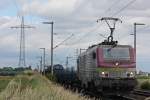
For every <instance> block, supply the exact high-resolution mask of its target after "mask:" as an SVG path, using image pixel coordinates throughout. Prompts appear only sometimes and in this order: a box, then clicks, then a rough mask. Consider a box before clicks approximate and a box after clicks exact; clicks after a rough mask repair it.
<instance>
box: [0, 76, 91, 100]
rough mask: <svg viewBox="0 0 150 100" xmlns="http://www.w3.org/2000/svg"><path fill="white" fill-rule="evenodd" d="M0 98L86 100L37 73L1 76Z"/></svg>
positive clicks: (10, 99)
mask: <svg viewBox="0 0 150 100" xmlns="http://www.w3.org/2000/svg"><path fill="white" fill-rule="evenodd" d="M0 85H1V86H0V88H1V92H0V100H87V99H88V98H85V97H81V96H80V95H79V94H77V93H72V92H71V91H69V90H65V89H64V88H63V87H61V86H59V85H57V84H56V83H53V82H51V81H49V80H48V79H47V78H46V77H43V76H41V75H40V74H38V73H34V74H32V75H28V74H23V75H17V76H15V77H9V78H6V77H1V80H0Z"/></svg>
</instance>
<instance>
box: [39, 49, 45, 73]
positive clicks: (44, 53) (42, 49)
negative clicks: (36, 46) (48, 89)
mask: <svg viewBox="0 0 150 100" xmlns="http://www.w3.org/2000/svg"><path fill="white" fill-rule="evenodd" d="M40 49H42V50H43V72H44V75H45V48H40Z"/></svg>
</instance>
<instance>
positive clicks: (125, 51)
mask: <svg viewBox="0 0 150 100" xmlns="http://www.w3.org/2000/svg"><path fill="white" fill-rule="evenodd" d="M103 56H104V59H105V60H130V54H129V48H121V47H115V48H111V49H110V48H103Z"/></svg>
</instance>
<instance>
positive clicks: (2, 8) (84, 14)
mask: <svg viewBox="0 0 150 100" xmlns="http://www.w3.org/2000/svg"><path fill="white" fill-rule="evenodd" d="M149 4H150V1H149V0H1V1H0V12H1V13H0V66H1V67H3V66H18V59H19V58H18V56H19V36H20V30H19V29H10V27H11V26H16V25H20V22H21V19H20V18H21V17H20V16H24V17H25V24H26V25H31V26H34V27H36V28H34V29H26V30H25V35H26V37H25V38H26V39H25V40H26V61H27V65H31V66H34V67H36V65H37V64H38V63H39V58H38V57H39V56H41V53H42V51H41V50H39V48H46V49H47V50H46V54H47V55H46V56H47V61H46V63H50V32H51V30H50V25H43V24H42V22H43V21H54V33H56V34H55V35H54V46H55V45H57V44H59V43H60V42H61V41H63V40H65V39H66V38H67V37H69V36H71V34H74V36H73V37H71V38H70V40H68V41H66V42H65V43H63V44H62V45H60V46H59V47H58V48H56V49H55V50H54V62H55V63H61V64H65V61H66V57H67V56H75V55H76V49H79V48H84V49H85V48H87V47H88V46H90V45H92V44H97V43H100V42H101V41H103V40H104V39H105V38H104V37H102V36H101V35H103V36H105V37H106V36H108V35H109V33H110V31H109V29H108V27H107V25H106V24H105V23H104V22H99V23H97V22H96V20H97V19H99V18H102V17H118V18H120V19H121V20H122V23H119V22H118V23H117V24H116V30H115V33H114V38H115V39H116V40H118V41H119V44H130V45H132V46H133V36H132V35H130V34H132V33H133V23H134V22H137V23H144V24H146V25H145V26H137V68H138V70H143V71H148V72H150V66H149V65H150V53H149V51H150V44H149V42H150V33H149V31H150V5H149ZM72 61H73V59H72V60H70V63H71V62H72Z"/></svg>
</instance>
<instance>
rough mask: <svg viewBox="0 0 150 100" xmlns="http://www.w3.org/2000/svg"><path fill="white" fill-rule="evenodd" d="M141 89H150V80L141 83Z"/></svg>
mask: <svg viewBox="0 0 150 100" xmlns="http://www.w3.org/2000/svg"><path fill="white" fill-rule="evenodd" d="M141 89H146V90H150V82H149V81H145V82H143V83H142V84H141Z"/></svg>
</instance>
